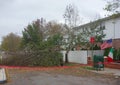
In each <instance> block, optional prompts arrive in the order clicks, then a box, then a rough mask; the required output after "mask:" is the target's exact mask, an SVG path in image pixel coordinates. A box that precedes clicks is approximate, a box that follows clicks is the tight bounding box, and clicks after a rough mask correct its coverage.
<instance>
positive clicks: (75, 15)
mask: <svg viewBox="0 0 120 85" xmlns="http://www.w3.org/2000/svg"><path fill="white" fill-rule="evenodd" d="M63 17H64V19H65V24H67V25H68V26H69V27H70V28H73V27H75V26H76V25H77V24H79V23H80V17H79V12H78V9H77V7H76V6H75V5H73V4H69V5H67V6H66V9H65V13H64V14H63Z"/></svg>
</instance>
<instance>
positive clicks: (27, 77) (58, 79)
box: [3, 70, 120, 85]
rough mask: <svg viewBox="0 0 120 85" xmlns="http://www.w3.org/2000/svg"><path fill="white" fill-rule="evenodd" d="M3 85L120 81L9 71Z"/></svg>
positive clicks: (108, 84)
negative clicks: (6, 80)
mask: <svg viewBox="0 0 120 85" xmlns="http://www.w3.org/2000/svg"><path fill="white" fill-rule="evenodd" d="M3 85H120V80H117V79H111V78H102V77H93V76H75V75H70V74H69V75H66V74H61V73H54V72H52V73H51V72H49V71H28V70H27V71H26V70H8V82H7V83H5V84H3Z"/></svg>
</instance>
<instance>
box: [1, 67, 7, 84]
mask: <svg viewBox="0 0 120 85" xmlns="http://www.w3.org/2000/svg"><path fill="white" fill-rule="evenodd" d="M6 81H7V78H6V72H5V69H4V68H0V84H1V83H5V82H6Z"/></svg>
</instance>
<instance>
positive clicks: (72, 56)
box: [62, 50, 104, 64]
mask: <svg viewBox="0 0 120 85" xmlns="http://www.w3.org/2000/svg"><path fill="white" fill-rule="evenodd" d="M62 53H63V61H65V53H66V51H62ZM103 54H104V51H103V50H96V51H93V55H98V56H102V55H103ZM91 56H92V51H91V50H88V51H87V50H85V51H69V53H68V61H69V62H73V63H81V64H87V57H91Z"/></svg>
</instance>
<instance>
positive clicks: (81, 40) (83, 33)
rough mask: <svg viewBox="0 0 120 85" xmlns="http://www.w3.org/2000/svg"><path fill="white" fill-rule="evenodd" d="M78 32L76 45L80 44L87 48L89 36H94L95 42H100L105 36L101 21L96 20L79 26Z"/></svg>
mask: <svg viewBox="0 0 120 85" xmlns="http://www.w3.org/2000/svg"><path fill="white" fill-rule="evenodd" d="M81 28H82V29H81V30H80V32H79V34H78V35H77V39H76V40H77V41H76V42H77V45H78V44H79V45H81V46H82V48H84V49H88V48H90V47H91V44H90V42H89V40H90V37H95V42H96V43H97V42H101V41H102V39H103V38H104V37H105V34H104V32H103V30H104V29H105V27H104V26H102V25H101V21H100V20H98V21H96V22H91V23H89V24H88V25H85V26H83V27H81ZM95 49H99V48H97V47H96V48H95Z"/></svg>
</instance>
